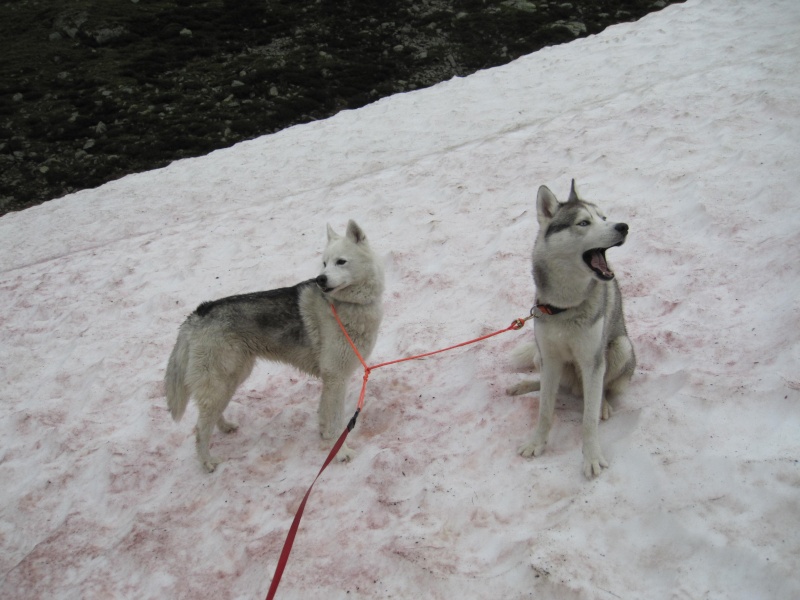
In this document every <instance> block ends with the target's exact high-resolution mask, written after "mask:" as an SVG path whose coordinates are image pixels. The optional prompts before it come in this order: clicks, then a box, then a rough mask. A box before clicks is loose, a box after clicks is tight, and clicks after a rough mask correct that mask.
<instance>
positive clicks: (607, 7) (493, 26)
mask: <svg viewBox="0 0 800 600" xmlns="http://www.w3.org/2000/svg"><path fill="white" fill-rule="evenodd" d="M681 1H683V0H572V1H570V2H562V1H538V0H530V1H528V0H505V1H497V0H392V1H390V0H70V1H69V2H63V1H62V0H4V1H3V2H0V39H1V40H2V42H0V43H2V52H0V215H2V214H5V213H6V212H9V211H13V210H21V209H23V208H26V207H29V206H33V205H35V204H39V203H41V202H44V201H46V200H50V199H52V198H57V197H59V196H63V195H64V194H68V193H70V192H74V191H76V190H80V189H84V188H90V187H95V186H98V185H100V184H102V183H104V182H106V181H109V180H112V179H116V178H118V177H121V176H123V175H126V174H129V173H134V172H140V171H145V170H148V169H153V168H156V167H161V166H164V165H166V164H168V163H169V162H171V161H173V160H175V159H179V158H185V157H191V156H198V155H202V154H206V153H208V152H210V151H211V150H214V149H217V148H224V147H226V146H230V145H232V144H235V143H236V142H239V141H242V140H246V139H249V138H253V137H257V136H260V135H263V134H265V133H271V132H275V131H278V130H280V129H283V128H285V127H289V126H291V125H295V124H298V123H304V122H307V121H312V120H315V119H323V118H325V117H328V116H331V115H333V114H335V113H336V112H338V111H339V110H342V109H347V108H358V107H360V106H363V105H365V104H368V103H370V102H373V101H375V100H377V99H379V98H382V97H384V96H388V95H390V94H395V93H398V92H404V91H409V90H414V89H419V88H424V87H427V86H430V85H433V84H435V83H438V82H440V81H443V80H447V79H450V78H451V77H453V76H456V75H457V76H465V75H469V74H470V73H473V72H475V71H476V70H479V69H485V68H488V67H493V66H497V65H500V64H504V63H507V62H509V61H511V60H513V59H515V58H517V57H519V56H521V55H524V54H528V53H530V52H533V51H535V50H538V49H540V48H542V47H544V46H547V45H551V44H559V43H562V42H568V41H570V40H573V39H575V38H576V37H580V36H585V35H590V34H594V33H598V32H599V31H601V30H602V29H604V28H605V27H607V26H608V25H612V24H615V23H619V22H622V21H632V20H635V19H638V18H640V17H642V16H643V15H645V14H647V13H649V12H652V11H655V10H659V9H661V8H663V7H664V6H665V5H667V4H672V3H675V2H681Z"/></svg>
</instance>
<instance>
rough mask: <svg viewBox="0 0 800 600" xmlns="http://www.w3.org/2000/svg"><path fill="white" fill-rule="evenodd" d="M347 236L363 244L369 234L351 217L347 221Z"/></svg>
mask: <svg viewBox="0 0 800 600" xmlns="http://www.w3.org/2000/svg"><path fill="white" fill-rule="evenodd" d="M347 237H348V238H350V240H352V241H353V242H354V243H356V244H361V243H363V242H366V241H367V235H366V234H365V233H364V230H363V229H361V227H359V226H358V223H356V222H355V221H353V219H350V220H349V221H348V222H347Z"/></svg>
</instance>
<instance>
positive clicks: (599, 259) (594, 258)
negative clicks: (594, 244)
mask: <svg viewBox="0 0 800 600" xmlns="http://www.w3.org/2000/svg"><path fill="white" fill-rule="evenodd" d="M588 254H589V261H588V262H589V266H590V267H591V268H592V270H593V271H594V272H595V273H597V275H598V276H599V277H600V278H601V279H613V278H614V271H612V270H611V269H609V268H608V263H607V262H606V252H605V250H599V249H598V250H592V251H591V252H589V253H588Z"/></svg>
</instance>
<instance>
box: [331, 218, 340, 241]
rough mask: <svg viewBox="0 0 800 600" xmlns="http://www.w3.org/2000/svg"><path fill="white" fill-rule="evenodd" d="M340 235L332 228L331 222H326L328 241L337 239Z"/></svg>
mask: <svg viewBox="0 0 800 600" xmlns="http://www.w3.org/2000/svg"><path fill="white" fill-rule="evenodd" d="M340 237H341V236H340V235H339V234H338V233H336V232H335V231H334V230H333V227H331V224H330V223H328V241H329V242H330V241H331V240H338V239H339V238H340Z"/></svg>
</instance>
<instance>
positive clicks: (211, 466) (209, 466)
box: [202, 457, 222, 473]
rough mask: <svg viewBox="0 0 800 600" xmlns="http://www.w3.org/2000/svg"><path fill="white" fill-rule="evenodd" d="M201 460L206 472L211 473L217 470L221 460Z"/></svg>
mask: <svg viewBox="0 0 800 600" xmlns="http://www.w3.org/2000/svg"><path fill="white" fill-rule="evenodd" d="M202 462H203V468H204V469H205V470H206V473H213V472H214V471H216V470H217V465H219V464H220V463H221V462H222V461H221V460H220V459H218V458H211V457H209V458H207V459H205V460H204V461H202Z"/></svg>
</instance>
